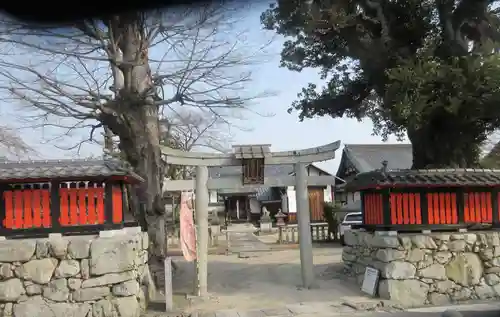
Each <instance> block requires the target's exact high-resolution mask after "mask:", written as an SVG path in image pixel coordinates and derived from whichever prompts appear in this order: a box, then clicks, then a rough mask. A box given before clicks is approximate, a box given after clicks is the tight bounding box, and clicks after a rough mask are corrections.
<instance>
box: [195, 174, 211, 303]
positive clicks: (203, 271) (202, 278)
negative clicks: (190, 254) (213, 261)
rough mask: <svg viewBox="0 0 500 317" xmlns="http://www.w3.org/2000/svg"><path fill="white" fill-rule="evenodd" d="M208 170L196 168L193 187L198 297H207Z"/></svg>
mask: <svg viewBox="0 0 500 317" xmlns="http://www.w3.org/2000/svg"><path fill="white" fill-rule="evenodd" d="M207 183H208V168H207V167H206V166H196V187H195V215H196V216H195V218H196V219H195V220H196V233H197V234H196V235H197V237H196V242H197V246H196V251H197V252H196V253H197V259H196V261H197V265H198V287H197V293H198V296H202V297H203V296H207V293H208V285H207V276H208V265H207V262H208V240H209V237H208V202H209V196H208V187H207Z"/></svg>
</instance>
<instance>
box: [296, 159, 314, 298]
mask: <svg viewBox="0 0 500 317" xmlns="http://www.w3.org/2000/svg"><path fill="white" fill-rule="evenodd" d="M295 197H296V201H297V223H298V227H299V249H300V263H301V265H300V267H301V273H302V284H303V287H304V288H312V287H313V286H314V285H313V284H314V263H313V252H312V239H311V226H310V224H311V216H310V211H309V194H308V190H307V169H306V165H305V164H304V163H296V164H295Z"/></svg>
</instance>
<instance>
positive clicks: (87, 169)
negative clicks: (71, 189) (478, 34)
mask: <svg viewBox="0 0 500 317" xmlns="http://www.w3.org/2000/svg"><path fill="white" fill-rule="evenodd" d="M99 176H103V177H111V176H129V177H131V178H133V179H135V180H137V181H141V182H142V181H144V180H143V179H142V178H141V177H140V176H139V175H137V174H136V173H134V172H132V170H131V169H130V167H129V166H128V165H127V164H126V163H125V162H122V161H119V160H111V159H100V160H99V159H96V160H95V159H92V160H90V159H89V160H49V161H0V181H2V180H4V181H6V180H14V179H15V180H22V179H70V178H72V177H75V178H82V177H89V178H92V177H99Z"/></svg>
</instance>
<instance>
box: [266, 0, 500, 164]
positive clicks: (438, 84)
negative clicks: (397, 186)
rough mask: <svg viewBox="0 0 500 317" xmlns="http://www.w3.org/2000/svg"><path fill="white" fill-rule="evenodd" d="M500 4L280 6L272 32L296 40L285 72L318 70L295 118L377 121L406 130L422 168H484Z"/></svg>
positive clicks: (382, 0)
mask: <svg viewBox="0 0 500 317" xmlns="http://www.w3.org/2000/svg"><path fill="white" fill-rule="evenodd" d="M497 2H499V1H491V0H489V1H487V0H461V1H457V0H432V1H430V0H339V1H328V0H312V1H305V0H286V1H285V0H278V1H277V3H276V4H272V5H271V7H270V8H269V9H268V10H266V11H265V12H264V13H263V14H262V16H261V20H262V23H263V25H264V27H265V28H266V29H268V30H274V31H275V32H277V33H278V34H281V35H284V36H285V37H288V38H289V40H287V41H286V42H285V44H284V47H283V50H282V53H281V66H283V67H287V68H288V69H290V70H294V71H301V70H302V69H304V68H318V69H319V70H320V74H321V76H322V79H324V80H325V81H326V84H325V86H324V87H323V88H322V89H318V87H316V86H315V85H314V84H309V85H308V86H307V87H305V88H303V90H302V92H301V93H300V94H299V96H298V97H299V99H298V100H297V101H295V102H294V103H293V104H292V106H291V108H290V109H289V112H292V111H293V110H297V111H299V117H300V119H301V120H303V119H305V118H311V117H315V116H327V115H328V116H331V117H333V118H340V117H350V118H357V119H359V120H361V119H363V118H369V119H371V120H372V121H373V123H374V133H375V134H377V135H381V136H382V138H383V139H387V137H388V136H389V135H390V134H393V135H396V136H397V137H399V138H402V137H404V135H405V134H407V135H408V138H409V139H410V141H411V142H412V145H413V168H426V167H447V166H452V167H466V166H475V165H477V164H478V160H479V152H480V151H479V147H480V145H481V144H482V143H483V142H484V141H485V140H486V138H487V136H488V135H489V134H490V133H491V132H492V131H494V130H495V129H497V128H498V127H499V126H500V121H499V118H500V108H499V107H498V106H497V105H498V104H499V102H500V90H499V87H500V85H499V84H500V60H499V55H498V54H497V48H498V41H499V40H500V37H499V34H498V29H499V27H498V26H499V17H498V11H499V10H498V9H495V4H496V3H497Z"/></svg>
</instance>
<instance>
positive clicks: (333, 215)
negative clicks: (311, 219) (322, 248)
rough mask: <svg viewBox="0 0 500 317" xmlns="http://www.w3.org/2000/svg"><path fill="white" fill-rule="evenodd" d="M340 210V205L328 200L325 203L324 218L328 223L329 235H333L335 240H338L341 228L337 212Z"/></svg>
mask: <svg viewBox="0 0 500 317" xmlns="http://www.w3.org/2000/svg"><path fill="white" fill-rule="evenodd" d="M339 210H340V207H339V206H338V205H337V204H335V203H333V202H328V203H325V206H324V208H323V218H324V219H325V221H326V222H327V223H328V233H329V237H330V238H331V237H333V240H334V241H337V240H338V238H339V237H338V230H339V221H338V217H337V212H338V211H339Z"/></svg>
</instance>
